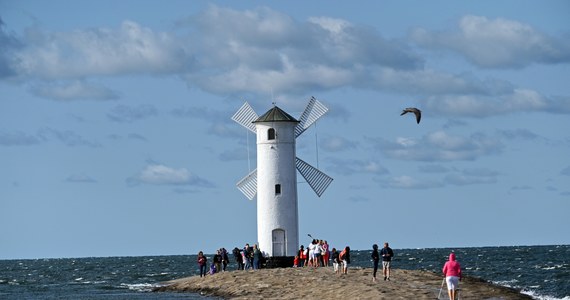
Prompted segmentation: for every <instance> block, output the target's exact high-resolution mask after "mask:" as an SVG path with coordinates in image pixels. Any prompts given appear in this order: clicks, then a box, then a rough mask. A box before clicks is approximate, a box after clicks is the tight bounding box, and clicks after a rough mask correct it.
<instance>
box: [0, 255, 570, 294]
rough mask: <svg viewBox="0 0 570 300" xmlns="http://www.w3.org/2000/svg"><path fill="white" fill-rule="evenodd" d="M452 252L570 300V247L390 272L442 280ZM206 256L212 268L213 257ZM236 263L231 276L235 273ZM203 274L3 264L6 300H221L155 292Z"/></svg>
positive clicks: (465, 265)
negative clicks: (430, 274) (452, 259)
mask: <svg viewBox="0 0 570 300" xmlns="http://www.w3.org/2000/svg"><path fill="white" fill-rule="evenodd" d="M332 246H334V245H331V247H332ZM343 247H344V246H343ZM343 247H342V248H343ZM233 248H234V247H230V248H227V249H233ZM339 248H341V247H339ZM452 251H453V252H455V254H456V256H457V260H458V261H459V262H460V263H461V265H462V269H463V273H464V275H467V276H473V277H478V278H481V279H484V280H486V281H489V282H492V283H495V284H498V285H502V286H507V287H512V288H515V289H519V290H521V291H522V292H523V293H524V294H528V295H530V296H532V297H533V298H535V299H549V300H550V299H566V300H570V245H554V246H512V247H470V248H454V249H450V248H429V249H394V259H393V261H392V267H393V268H398V269H407V270H427V271H433V272H438V273H440V272H441V268H442V266H443V264H444V263H445V261H446V260H447V257H448V256H449V253H450V252H452ZM370 254H371V250H358V251H354V250H353V251H351V265H350V268H364V267H371V266H372V263H371V260H370ZM207 256H208V257H209V259H208V260H209V261H211V260H212V256H213V255H207ZM231 261H232V262H231V263H230V264H229V265H228V270H235V269H236V265H235V263H234V262H233V259H232V260H231ZM349 270H350V269H349ZM240 272H241V271H240ZM197 274H199V270H198V266H197V264H196V255H172V256H136V257H85V258H58V259H54V258H49V259H15V260H0V299H218V298H215V297H211V296H203V295H200V294H196V293H172V292H168V293H167V292H152V290H153V288H155V287H159V286H161V285H163V284H164V282H165V281H168V280H172V279H178V278H183V277H188V276H194V275H197ZM331 274H332V270H331ZM349 274H350V271H349ZM393 280H397V278H393Z"/></svg>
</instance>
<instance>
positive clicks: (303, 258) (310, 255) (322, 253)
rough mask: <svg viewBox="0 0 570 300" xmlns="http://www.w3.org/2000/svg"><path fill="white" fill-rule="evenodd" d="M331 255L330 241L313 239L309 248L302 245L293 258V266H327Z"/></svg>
mask: <svg viewBox="0 0 570 300" xmlns="http://www.w3.org/2000/svg"><path fill="white" fill-rule="evenodd" d="M330 256H331V251H330V250H329V243H328V242H327V241H324V240H317V239H313V240H312V241H311V243H310V244H309V246H307V248H305V246H303V245H301V247H300V248H299V251H297V255H295V259H294V260H293V267H304V266H307V267H327V266H328V265H329V259H330Z"/></svg>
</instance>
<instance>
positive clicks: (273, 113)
mask: <svg viewBox="0 0 570 300" xmlns="http://www.w3.org/2000/svg"><path fill="white" fill-rule="evenodd" d="M326 112H327V108H326V107H325V106H324V105H323V104H321V103H320V102H319V101H318V100H316V99H315V98H311V100H310V101H309V104H308V105H307V108H306V109H305V111H304V112H303V114H302V115H301V117H300V119H299V120H297V119H295V118H293V117H292V116H291V115H289V114H288V113H286V112H285V111H283V110H282V109H280V108H279V107H277V106H274V107H273V108H271V109H270V110H269V111H267V112H266V113H265V114H263V115H262V116H260V117H258V116H257V114H256V113H255V111H254V110H253V109H252V108H251V106H249V104H248V103H245V104H244V105H243V106H242V107H241V108H240V109H239V110H238V111H237V112H236V113H235V114H234V116H233V117H232V119H233V120H234V121H236V122H237V123H239V124H240V125H242V126H244V127H246V128H247V129H249V130H251V131H253V132H255V133H256V135H257V139H256V140H257V169H255V170H253V171H252V172H251V173H249V174H248V175H247V176H245V177H244V178H243V179H242V180H240V181H239V182H238V183H237V187H238V189H239V190H240V191H242V193H244V194H245V195H246V196H247V197H248V198H249V199H250V200H252V199H253V198H254V197H255V196H256V194H257V239H258V243H259V248H260V249H261V251H263V252H264V253H265V254H266V255H268V256H272V257H281V256H294V255H295V254H296V252H297V250H298V247H299V213H298V211H299V209H298V200H297V171H296V170H299V173H301V175H303V177H304V178H305V180H306V181H307V183H308V184H309V185H310V186H311V188H312V189H313V190H314V191H315V193H316V194H317V195H318V196H319V197H320V196H321V195H322V193H323V192H324V191H325V189H326V188H327V187H328V186H329V184H330V183H331V182H332V180H333V179H332V178H331V177H329V176H328V175H326V174H324V173H323V172H321V171H319V170H318V169H316V168H314V167H313V166H311V165H309V164H308V163H306V162H304V161H303V160H301V159H299V158H297V157H296V150H295V148H296V143H295V141H296V138H297V137H298V136H299V135H300V134H301V133H303V132H304V131H305V130H306V129H307V128H308V127H310V126H311V125H312V124H313V123H314V122H315V121H316V120H317V119H318V118H320V117H321V116H322V115H324V114H325V113H326Z"/></svg>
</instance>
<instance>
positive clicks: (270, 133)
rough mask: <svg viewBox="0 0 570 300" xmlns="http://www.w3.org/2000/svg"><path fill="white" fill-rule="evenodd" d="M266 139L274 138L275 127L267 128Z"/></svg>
mask: <svg viewBox="0 0 570 300" xmlns="http://www.w3.org/2000/svg"><path fill="white" fill-rule="evenodd" d="M267 139H268V140H274V139H275V129H273V128H269V130H267Z"/></svg>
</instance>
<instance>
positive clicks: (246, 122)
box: [232, 102, 259, 133]
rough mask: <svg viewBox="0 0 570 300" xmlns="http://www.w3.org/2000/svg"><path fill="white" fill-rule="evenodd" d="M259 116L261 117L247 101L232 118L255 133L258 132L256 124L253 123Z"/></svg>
mask: <svg viewBox="0 0 570 300" xmlns="http://www.w3.org/2000/svg"><path fill="white" fill-rule="evenodd" d="M257 118H259V116H258V115H257V114H256V113H255V111H254V110H253V108H251V106H250V105H249V103H247V102H246V103H244V104H243V105H242V106H241V107H240V109H239V110H238V111H236V113H235V114H234V115H233V116H232V120H234V121H236V122H237V123H238V124H240V125H241V126H243V127H245V128H247V129H249V130H250V131H252V132H253V133H256V132H255V124H253V121H255V120H257Z"/></svg>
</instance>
